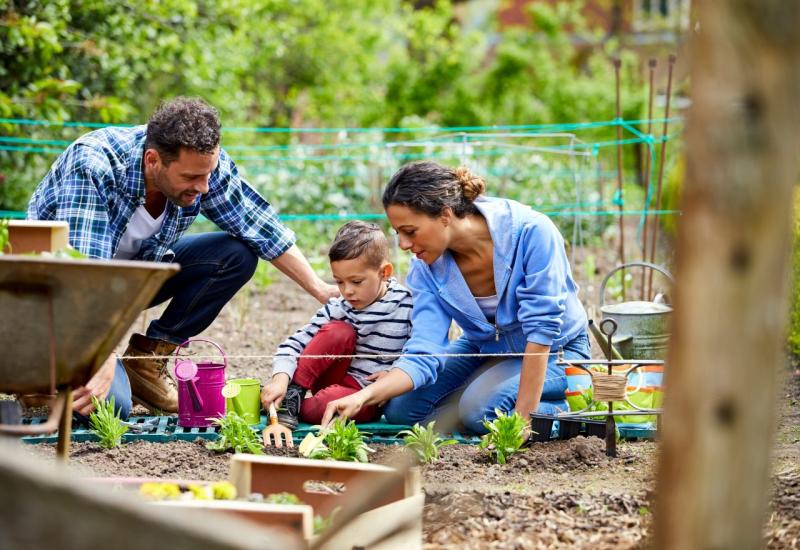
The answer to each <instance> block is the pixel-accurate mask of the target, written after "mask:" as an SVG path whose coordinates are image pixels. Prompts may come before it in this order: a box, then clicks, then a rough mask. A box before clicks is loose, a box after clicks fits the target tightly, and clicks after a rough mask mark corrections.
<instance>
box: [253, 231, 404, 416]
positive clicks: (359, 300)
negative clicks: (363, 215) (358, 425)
mask: <svg viewBox="0 0 800 550" xmlns="http://www.w3.org/2000/svg"><path fill="white" fill-rule="evenodd" d="M388 257H389V243H388V241H387V239H386V236H385V235H384V234H383V231H382V230H381V228H380V227H378V226H377V225H375V224H372V223H365V222H362V221H353V222H349V223H347V224H345V225H344V226H342V228H341V229H339V232H338V233H337V234H336V237H335V238H334V240H333V244H332V245H331V248H330V251H329V252H328V258H329V260H330V264H331V271H332V272H333V278H334V279H335V281H336V284H337V285H338V287H339V290H340V292H341V293H342V296H341V298H333V299H331V300H330V301H328V303H327V304H326V305H325V306H323V307H322V308H321V309H320V310H319V311H317V313H316V315H315V316H314V317H313V318H312V319H311V322H310V323H309V324H307V325H305V326H304V327H302V328H301V329H300V330H298V331H297V332H295V333H294V334H293V335H292V336H290V337H289V338H288V339H287V340H286V341H285V342H283V343H282V344H281V345H280V346H278V351H277V354H276V357H275V359H274V362H273V373H272V379H271V380H270V381H269V382H268V383H267V384H266V385H265V386H264V389H263V390H262V392H261V402H262V403H263V405H264V408H265V409H267V408H269V405H270V403H273V402H274V403H275V406H276V407H277V406H278V405H280V404H281V403H282V404H283V408H284V409H285V411H281V412H280V413H279V414H278V421H279V422H280V423H281V424H282V425H284V426H286V427H287V428H289V429H292V430H293V429H295V428H296V427H297V424H298V419H299V420H302V421H303V422H308V423H309V424H319V423H320V421H321V420H322V415H323V414H324V412H325V407H326V405H327V404H328V402H330V401H333V400H334V399H339V398H340V397H344V396H346V395H350V394H352V393H355V392H357V391H358V390H360V389H361V388H362V387H364V386H366V385H368V384H370V383H372V382H374V381H375V380H377V379H378V378H380V377H381V376H383V375H384V374H386V372H387V371H388V370H389V369H390V368H391V366H392V363H394V360H395V359H396V357H391V356H390V357H386V358H381V357H368V358H366V357H364V358H361V357H356V358H350V357H344V358H311V357H305V356H307V355H312V356H314V355H317V356H318V355H373V356H380V355H392V354H395V355H396V354H400V353H402V350H403V345H404V344H405V342H406V340H407V339H408V337H409V335H410V334H411V292H409V290H408V289H406V288H405V287H403V286H402V285H400V284H399V283H398V282H397V280H396V279H394V278H392V277H391V275H392V270H393V267H392V264H391V263H389V259H388ZM308 390H310V391H311V393H312V396H311V397H308V398H306V397H305V395H306V392H307V391H308ZM379 416H380V409H379V408H378V407H377V406H371V407H364V408H363V409H362V410H361V411H359V413H358V414H357V415H355V417H354V418H353V420H355V421H356V422H369V421H371V420H376V419H377V418H379Z"/></svg>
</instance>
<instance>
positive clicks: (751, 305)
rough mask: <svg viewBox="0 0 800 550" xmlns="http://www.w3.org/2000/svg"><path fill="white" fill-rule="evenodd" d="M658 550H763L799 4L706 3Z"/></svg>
mask: <svg viewBox="0 0 800 550" xmlns="http://www.w3.org/2000/svg"><path fill="white" fill-rule="evenodd" d="M697 11H698V14H699V20H700V26H699V27H698V28H697V29H696V32H694V34H693V36H692V53H691V55H690V56H689V57H688V59H689V60H690V62H691V63H692V67H691V83H692V86H693V91H692V107H691V113H690V115H689V121H688V127H687V142H686V151H687V162H686V168H687V172H686V181H685V186H684V192H683V199H682V200H683V202H682V210H683V213H684V215H683V217H682V219H681V224H680V227H679V235H678V249H677V277H676V280H677V285H676V291H677V294H676V296H675V298H676V299H675V311H674V318H673V320H674V322H673V325H674V326H673V331H672V341H671V343H672V347H671V349H670V357H669V363H668V364H669V368H668V369H667V395H666V399H665V414H664V417H663V420H664V421H663V429H662V442H663V448H662V452H661V462H660V465H659V472H658V475H657V479H658V488H657V491H656V494H657V495H658V499H659V500H658V502H657V506H656V515H655V520H656V523H655V540H654V543H655V547H656V548H660V549H661V548H663V549H667V548H669V549H673V548H761V547H762V546H763V541H762V536H761V533H762V528H763V524H764V520H765V517H766V514H765V511H766V505H767V493H768V488H769V455H770V446H771V443H772V439H773V429H772V428H773V422H774V409H775V407H774V400H775V393H776V380H777V379H778V374H779V372H780V371H781V369H782V367H783V365H784V358H783V344H784V328H785V325H786V316H787V311H788V307H787V305H786V304H787V300H786V298H787V290H788V281H789V276H788V271H789V270H788V268H789V251H790V243H791V236H792V230H791V217H792V203H793V201H792V192H793V185H794V182H795V181H796V177H797V151H798V150H799V149H800V132H798V130H797V129H798V127H800V109H798V108H797V98H798V97H800V39H799V38H798V35H797V29H798V28H800V2H797V1H792V2H786V1H779V0H763V1H760V2H758V3H752V2H698V5H697Z"/></svg>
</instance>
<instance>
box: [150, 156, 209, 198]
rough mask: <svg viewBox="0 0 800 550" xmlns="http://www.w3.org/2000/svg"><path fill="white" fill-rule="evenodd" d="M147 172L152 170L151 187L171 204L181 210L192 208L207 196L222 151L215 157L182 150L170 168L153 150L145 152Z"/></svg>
mask: <svg viewBox="0 0 800 550" xmlns="http://www.w3.org/2000/svg"><path fill="white" fill-rule="evenodd" d="M144 161H145V169H150V173H151V174H152V183H153V186H155V188H156V189H157V190H158V191H160V192H161V193H162V194H163V195H164V196H165V197H167V199H168V200H170V201H171V202H174V203H175V204H177V205H178V206H180V207H186V206H191V205H192V204H194V202H195V201H196V200H197V197H198V196H200V195H203V194H205V193H208V179H209V177H210V176H211V172H213V171H214V169H215V168H216V167H217V161H219V147H217V148H216V149H215V150H214V152H213V153H209V154H204V153H198V152H197V151H195V150H193V149H187V148H182V149H181V150H180V154H179V155H178V158H177V159H175V160H173V161H172V162H171V163H169V164H168V165H165V164H164V163H163V162H162V161H161V157H160V155H159V154H158V152H157V151H156V150H154V149H148V150H147V151H145V158H144Z"/></svg>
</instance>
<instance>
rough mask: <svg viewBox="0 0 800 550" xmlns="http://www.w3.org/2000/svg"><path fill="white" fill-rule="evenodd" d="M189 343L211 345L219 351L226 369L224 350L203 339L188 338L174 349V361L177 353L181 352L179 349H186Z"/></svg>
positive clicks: (226, 358) (226, 357)
mask: <svg viewBox="0 0 800 550" xmlns="http://www.w3.org/2000/svg"><path fill="white" fill-rule="evenodd" d="M190 342H206V343H207V344H211V345H212V346H214V347H215V348H217V349H218V350H219V352H220V354H221V355H222V361H223V364H224V365H225V368H226V369H227V368H228V356H227V355H225V350H224V349H222V347H220V345H219V344H217V343H216V342H214V341H212V340H205V339H203V338H190V339H188V340H186V341H185V342H184V343H183V344H181V345H179V346H178V347H177V348H175V357H176V360H177V357H178V352H179V351H180V350H181V348H184V347H186V346H187V345H189V343H190Z"/></svg>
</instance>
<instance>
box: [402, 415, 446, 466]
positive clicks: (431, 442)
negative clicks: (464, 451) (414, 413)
mask: <svg viewBox="0 0 800 550" xmlns="http://www.w3.org/2000/svg"><path fill="white" fill-rule="evenodd" d="M434 424H435V421H431V422H429V423H428V425H427V426H420V425H419V424H414V426H413V427H412V428H411V429H410V430H403V431H402V432H400V433H399V434H398V435H402V436H404V437H403V441H404V442H405V446H406V449H408V450H410V451H411V452H413V453H414V454H415V455H416V456H417V459H418V460H419V461H420V462H421V463H422V464H429V463H431V462H436V461H437V460H439V451H440V449H441V448H442V447H444V446H445V445H455V444H456V443H458V442H457V441H456V440H455V439H442V437H441V435H440V434H438V433H436V430H435V429H434V427H433V426H434Z"/></svg>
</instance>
